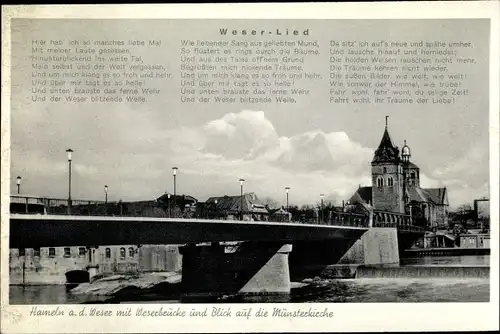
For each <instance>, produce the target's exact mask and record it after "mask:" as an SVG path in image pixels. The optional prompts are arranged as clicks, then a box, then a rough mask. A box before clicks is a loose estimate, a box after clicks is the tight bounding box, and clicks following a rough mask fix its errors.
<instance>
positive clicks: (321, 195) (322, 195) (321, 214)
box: [319, 194, 325, 222]
mask: <svg viewBox="0 0 500 334" xmlns="http://www.w3.org/2000/svg"><path fill="white" fill-rule="evenodd" d="M319 197H321V213H320V217H321V222H323V220H324V217H323V198H324V197H325V194H320V195H319Z"/></svg>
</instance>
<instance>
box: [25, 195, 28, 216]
mask: <svg viewBox="0 0 500 334" xmlns="http://www.w3.org/2000/svg"><path fill="white" fill-rule="evenodd" d="M25 199H26V205H25V209H26V213H28V211H29V210H28V200H29V198H28V197H25Z"/></svg>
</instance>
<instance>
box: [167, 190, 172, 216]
mask: <svg viewBox="0 0 500 334" xmlns="http://www.w3.org/2000/svg"><path fill="white" fill-rule="evenodd" d="M167 203H168V218H170V217H172V210H171V207H170V194H167Z"/></svg>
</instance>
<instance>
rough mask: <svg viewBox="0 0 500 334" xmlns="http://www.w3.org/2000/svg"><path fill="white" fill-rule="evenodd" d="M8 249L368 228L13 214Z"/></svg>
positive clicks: (304, 237)
mask: <svg viewBox="0 0 500 334" xmlns="http://www.w3.org/2000/svg"><path fill="white" fill-rule="evenodd" d="M9 227H10V231H9V247H10V248H35V247H60V246H94V245H127V244H131V245H146V244H186V243H203V242H217V241H220V242H223V241H256V242H283V243H287V242H293V241H309V242H314V241H315V240H317V241H320V240H323V241H327V240H334V239H337V240H338V239H342V240H353V241H354V240H357V239H359V238H360V237H361V236H362V235H363V234H364V233H365V232H366V231H367V230H368V227H352V226H338V225H337V226H335V225H320V224H302V223H284V222H278V223H276V222H261V221H239V220H208V219H183V218H144V217H105V216H102V217H101V216H67V215H66V216H61V215H31V214H11V215H10V224H9Z"/></svg>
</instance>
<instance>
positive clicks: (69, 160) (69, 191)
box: [66, 148, 73, 214]
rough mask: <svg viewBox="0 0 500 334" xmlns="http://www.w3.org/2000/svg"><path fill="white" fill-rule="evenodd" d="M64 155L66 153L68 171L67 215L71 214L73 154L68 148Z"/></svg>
mask: <svg viewBox="0 0 500 334" xmlns="http://www.w3.org/2000/svg"><path fill="white" fill-rule="evenodd" d="M66 153H68V167H69V168H68V171H69V178H68V181H69V183H68V213H69V214H71V153H73V150H72V149H70V148H68V149H67V150H66Z"/></svg>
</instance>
